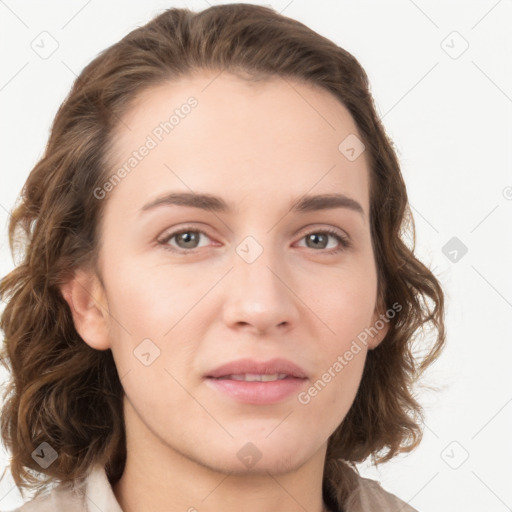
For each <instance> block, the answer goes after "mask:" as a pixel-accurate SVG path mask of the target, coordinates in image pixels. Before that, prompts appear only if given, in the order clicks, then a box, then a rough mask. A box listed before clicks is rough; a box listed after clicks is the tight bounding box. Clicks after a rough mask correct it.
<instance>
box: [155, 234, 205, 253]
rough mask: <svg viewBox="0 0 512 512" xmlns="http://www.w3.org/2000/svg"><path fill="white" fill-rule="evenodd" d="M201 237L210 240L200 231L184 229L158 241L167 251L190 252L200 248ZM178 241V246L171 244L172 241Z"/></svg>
mask: <svg viewBox="0 0 512 512" xmlns="http://www.w3.org/2000/svg"><path fill="white" fill-rule="evenodd" d="M201 236H203V237H206V238H208V239H209V236H208V235H207V234H206V233H205V232H204V231H202V230H200V229H193V228H183V229H180V230H179V231H174V232H173V233H169V234H168V235H166V236H165V237H164V238H163V239H161V240H158V243H159V244H161V245H163V246H164V248H165V249H167V250H169V251H175V252H181V251H185V252H189V251H193V250H194V249H197V248H198V247H199V245H198V244H199V241H200V240H201ZM174 238H175V239H176V245H175V246H173V244H170V243H169V242H171V240H173V239H174ZM176 246H177V248H176Z"/></svg>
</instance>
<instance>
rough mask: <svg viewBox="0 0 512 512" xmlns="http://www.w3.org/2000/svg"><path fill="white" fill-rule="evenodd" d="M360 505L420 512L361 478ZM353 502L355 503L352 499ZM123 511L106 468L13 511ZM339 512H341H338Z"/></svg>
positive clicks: (361, 510)
mask: <svg viewBox="0 0 512 512" xmlns="http://www.w3.org/2000/svg"><path fill="white" fill-rule="evenodd" d="M357 478H358V481H359V488H358V489H356V491H354V492H357V493H358V494H359V498H360V506H357V507H352V508H351V509H350V510H346V511H344V512H418V511H417V510H416V509H414V508H412V507H411V506H410V505H408V504H407V503H405V502H404V501H402V500H400V499H399V498H397V497H396V496H395V495H393V494H390V493H388V492H387V491H385V490H384V489H383V488H382V487H381V486H380V484H379V483H378V482H377V481H375V480H371V479H369V478H363V477H361V476H359V475H358V477H357ZM351 501H352V500H351ZM99 510H101V511H102V512H123V510H122V509H121V506H120V505H119V503H118V501H117V499H116V497H115V494H114V492H113V490H112V487H111V485H110V482H109V481H108V478H107V474H106V472H105V469H104V468H103V466H101V465H96V466H94V467H93V468H92V469H91V471H90V472H89V474H88V476H87V477H86V478H85V479H84V480H83V481H82V482H81V483H80V484H79V485H76V486H75V487H74V489H71V488H69V487H68V488H64V487H62V486H56V487H54V488H53V489H52V490H51V491H50V492H49V493H47V495H44V496H39V497H38V498H36V499H34V500H32V501H29V502H27V503H25V504H24V505H23V506H22V507H20V508H17V509H16V510H12V511H11V512H97V511H99ZM336 512H338V511H336Z"/></svg>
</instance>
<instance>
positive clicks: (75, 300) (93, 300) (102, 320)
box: [60, 269, 110, 350]
mask: <svg viewBox="0 0 512 512" xmlns="http://www.w3.org/2000/svg"><path fill="white" fill-rule="evenodd" d="M60 290H61V293H62V296H63V297H64V299H65V300H66V302H67V303H68V305H69V308H70V310H71V314H72V315H73V322H74V324H75V329H76V331H77V332H78V334H79V335H80V337H81V338H82V339H83V340H84V341H85V342H86V343H87V344H88V345H89V346H90V347H92V348H94V349H96V350H107V349H108V348H110V337H109V335H108V331H109V329H108V325H109V324H108V318H109V311H108V304H107V301H106V297H105V292H104V289H103V286H102V284H101V282H100V280H99V278H98V276H97V275H96V273H95V272H94V271H92V270H85V269H78V270H76V271H75V272H74V274H73V277H72V278H71V279H69V280H68V281H67V282H66V283H64V284H63V285H62V286H61V287H60Z"/></svg>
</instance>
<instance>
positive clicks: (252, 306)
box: [224, 236, 297, 330]
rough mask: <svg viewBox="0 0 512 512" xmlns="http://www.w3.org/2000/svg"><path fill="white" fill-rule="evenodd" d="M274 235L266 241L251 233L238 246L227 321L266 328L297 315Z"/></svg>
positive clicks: (228, 299) (226, 315)
mask: <svg viewBox="0 0 512 512" xmlns="http://www.w3.org/2000/svg"><path fill="white" fill-rule="evenodd" d="M271 240H272V237H271V236H267V237H265V245H264V244H263V243H260V242H259V241H258V240H257V239H256V238H255V237H253V236H248V237H246V238H245V239H244V240H242V242H241V243H240V244H239V245H238V246H237V247H236V248H235V253H236V254H234V255H233V258H234V261H233V267H234V269H233V270H234V272H233V273H232V276H231V277H232V279H231V280H230V289H229V290H228V297H227V299H226V303H225V311H224V313H225V320H226V322H227V323H229V324H231V325H234V324H240V323H243V324H250V325H252V326H253V327H254V328H255V329H258V330H266V329H271V328H273V327H277V326H278V325H281V324H283V323H286V324H293V323H294V322H295V321H296V318H297V311H296V303H295V300H294V295H293V294H292V293H291V291H290V290H289V289H288V288H287V286H286V285H285V283H286V270H285V268H286V266H285V263H284V260H283V259H282V257H283V256H282V255H281V254H280V253H279V250H278V248H277V247H274V246H273V245H272V244H271Z"/></svg>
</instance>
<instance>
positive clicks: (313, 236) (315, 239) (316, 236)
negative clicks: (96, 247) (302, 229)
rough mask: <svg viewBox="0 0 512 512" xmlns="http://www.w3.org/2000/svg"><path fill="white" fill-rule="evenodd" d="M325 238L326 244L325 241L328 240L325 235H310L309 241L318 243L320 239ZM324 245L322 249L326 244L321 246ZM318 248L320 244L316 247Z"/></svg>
mask: <svg viewBox="0 0 512 512" xmlns="http://www.w3.org/2000/svg"><path fill="white" fill-rule="evenodd" d="M321 238H323V239H324V240H323V241H324V242H325V239H326V236H325V235H318V234H312V235H309V240H311V241H313V242H318V239H321ZM320 245H322V247H323V246H324V245H325V244H320ZM316 246H317V247H318V244H317V245H316Z"/></svg>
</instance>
